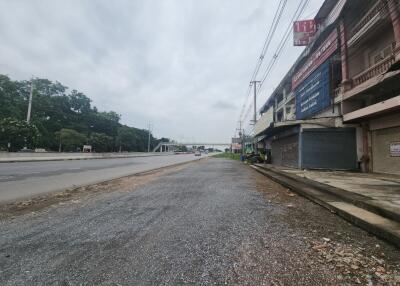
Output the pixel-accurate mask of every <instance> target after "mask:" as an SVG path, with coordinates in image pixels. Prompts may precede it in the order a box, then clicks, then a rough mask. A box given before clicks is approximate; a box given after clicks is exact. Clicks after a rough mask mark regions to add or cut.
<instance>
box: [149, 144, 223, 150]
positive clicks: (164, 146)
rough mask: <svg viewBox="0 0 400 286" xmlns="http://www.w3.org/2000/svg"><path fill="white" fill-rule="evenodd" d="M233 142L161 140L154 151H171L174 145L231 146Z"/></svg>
mask: <svg viewBox="0 0 400 286" xmlns="http://www.w3.org/2000/svg"><path fill="white" fill-rule="evenodd" d="M230 145H231V143H220V142H217V143H215V142H160V143H159V144H158V145H157V146H156V147H155V148H154V149H153V152H157V151H158V150H160V152H170V151H171V149H172V147H178V146H230Z"/></svg>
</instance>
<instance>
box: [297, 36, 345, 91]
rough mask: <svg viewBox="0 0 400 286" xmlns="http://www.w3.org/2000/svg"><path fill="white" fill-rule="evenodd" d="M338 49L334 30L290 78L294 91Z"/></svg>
mask: <svg viewBox="0 0 400 286" xmlns="http://www.w3.org/2000/svg"><path fill="white" fill-rule="evenodd" d="M337 49H338V33H337V30H334V31H333V32H332V33H331V34H330V35H329V37H328V38H327V39H326V40H325V41H324V42H323V43H322V45H321V46H319V47H318V49H317V50H316V51H315V52H314V53H313V54H312V55H311V56H310V57H309V59H308V60H307V61H306V63H305V64H304V65H303V66H302V67H301V69H300V70H299V71H298V72H297V73H296V74H295V75H294V76H293V78H292V89H293V90H294V89H295V88H296V87H297V86H298V85H299V84H300V83H301V82H302V81H303V80H305V79H306V78H307V77H308V76H309V75H310V74H311V73H312V72H313V71H315V70H316V69H317V68H318V67H319V66H320V65H321V64H323V63H324V62H325V61H326V60H327V59H328V58H329V57H330V56H331V55H332V54H333V53H334V52H335V51H336V50H337Z"/></svg>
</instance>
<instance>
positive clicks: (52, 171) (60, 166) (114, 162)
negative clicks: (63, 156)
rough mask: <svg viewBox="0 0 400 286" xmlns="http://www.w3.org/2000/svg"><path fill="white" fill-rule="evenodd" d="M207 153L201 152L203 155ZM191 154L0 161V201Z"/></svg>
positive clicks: (107, 177) (103, 178)
mask: <svg viewBox="0 0 400 286" xmlns="http://www.w3.org/2000/svg"><path fill="white" fill-rule="evenodd" d="M204 156H207V155H202V158H203V157H204ZM197 159H199V157H195V156H194V155H193V154H185V155H170V156H155V157H136V158H118V159H101V160H73V161H49V162H18V163H1V164H0V202H8V201H13V200H19V199H23V198H27V197H31V196H35V195H40V194H45V193H49V192H54V191H60V190H64V189H67V188H71V187H75V186H81V185H87V184H93V183H98V182H101V181H106V180H110V179H114V178H118V177H123V176H126V175H131V174H135V173H140V172H145V171H150V170H153V169H156V168H160V167H166V166H170V165H174V164H177V163H184V162H189V161H193V160H197Z"/></svg>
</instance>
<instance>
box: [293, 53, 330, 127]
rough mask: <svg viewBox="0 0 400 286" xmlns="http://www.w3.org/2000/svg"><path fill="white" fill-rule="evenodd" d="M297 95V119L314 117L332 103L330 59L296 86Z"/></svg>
mask: <svg viewBox="0 0 400 286" xmlns="http://www.w3.org/2000/svg"><path fill="white" fill-rule="evenodd" d="M295 96H296V119H306V118H309V117H312V116H313V115H315V114H316V113H318V112H319V111H321V110H324V109H325V108H327V107H328V106H329V105H330V104H331V97H330V61H329V60H327V61H326V62H325V63H323V64H322V65H321V66H320V67H319V68H318V69H316V70H315V71H314V72H313V73H312V74H311V75H310V76H309V77H308V78H307V79H306V80H304V82H303V83H301V84H300V85H299V86H298V87H297V88H296V90H295Z"/></svg>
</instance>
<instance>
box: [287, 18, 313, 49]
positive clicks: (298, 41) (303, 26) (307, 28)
mask: <svg viewBox="0 0 400 286" xmlns="http://www.w3.org/2000/svg"><path fill="white" fill-rule="evenodd" d="M316 32H317V24H316V22H315V20H303V21H296V22H294V23H293V42H294V45H295V46H307V45H308V44H309V43H310V40H311V38H312V37H314V36H315V33H316Z"/></svg>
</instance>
